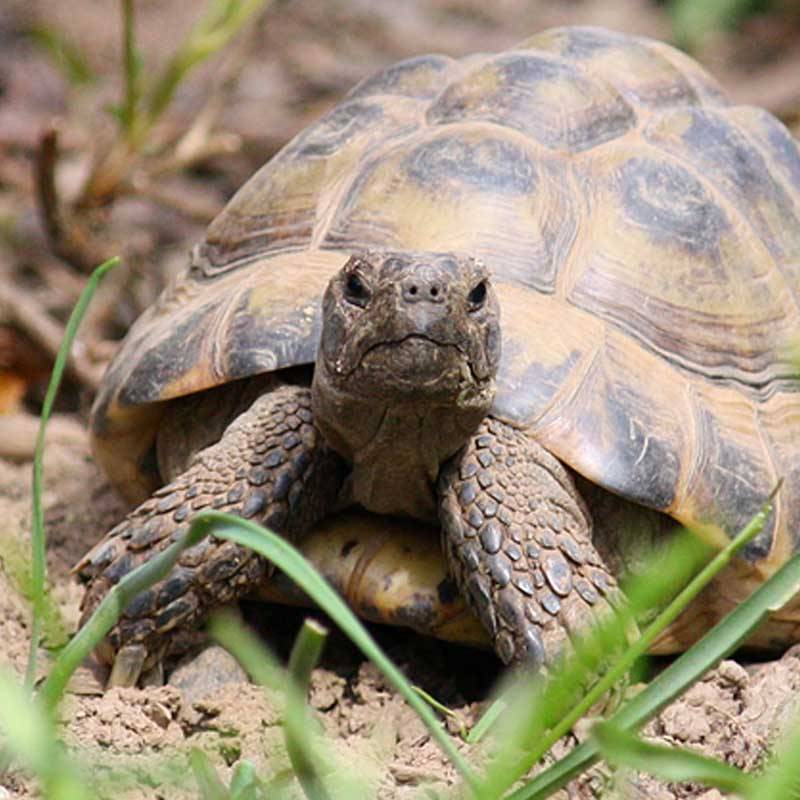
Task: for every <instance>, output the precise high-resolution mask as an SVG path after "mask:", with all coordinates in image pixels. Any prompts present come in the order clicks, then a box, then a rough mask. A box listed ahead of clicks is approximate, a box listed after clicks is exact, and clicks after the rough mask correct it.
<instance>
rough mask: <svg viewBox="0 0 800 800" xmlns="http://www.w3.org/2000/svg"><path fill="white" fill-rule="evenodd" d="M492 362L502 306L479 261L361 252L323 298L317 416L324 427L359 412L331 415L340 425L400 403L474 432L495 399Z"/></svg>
mask: <svg viewBox="0 0 800 800" xmlns="http://www.w3.org/2000/svg"><path fill="white" fill-rule="evenodd" d="M499 362H500V310H499V305H498V302H497V297H496V295H495V292H494V289H493V288H492V283H491V278H490V275H489V271H488V269H487V268H486V266H485V265H484V264H482V263H481V262H480V261H478V260H476V259H474V258H471V257H468V256H462V255H456V254H453V253H433V252H407V251H406V252H391V251H368V252H365V253H360V254H358V255H354V256H352V257H351V258H350V259H349V260H348V261H347V263H346V264H345V265H344V266H343V267H342V269H341V270H340V271H339V272H338V273H337V274H336V275H335V276H334V277H333V278H332V280H331V281H330V283H329V284H328V288H327V290H326V292H325V296H324V299H323V306H322V336H321V341H320V347H319V350H318V354H317V362H316V367H315V370H314V384H313V392H314V403H315V409H314V410H315V418H316V419H317V422H318V423H321V427H322V428H323V430H325V428H326V427H327V425H326V424H325V423H326V421H327V420H329V418H330V417H331V416H332V415H334V416H341V415H344V416H345V417H346V416H348V415H349V414H351V413H352V414H357V415H358V419H355V418H354V419H338V420H336V421H335V427H342V426H344V427H345V428H346V427H348V426H356V425H358V423H359V421H361V422H363V421H365V420H364V416H363V415H364V414H365V413H368V412H369V411H370V410H375V411H376V413H377V410H378V409H382V411H381V413H382V414H383V413H385V410H386V408H387V407H391V406H397V405H402V406H413V407H414V408H416V409H417V410H418V412H419V413H420V414H422V415H424V414H427V413H428V411H429V410H431V409H441V410H443V411H445V412H446V413H447V414H449V415H451V416H454V417H456V418H457V419H458V427H459V428H463V429H465V430H466V429H468V428H470V427H473V428H474V426H476V425H477V424H478V422H479V421H480V420H481V419H483V417H484V416H485V415H486V413H487V412H488V410H489V408H490V406H491V404H492V400H493V398H494V392H495V376H496V374H497V369H498V365H499ZM462 443H463V442H461V443H459V444H458V445H457V446H456V447H455V449H458V447H460V446H461V444H462ZM332 444H334V446H336V445H335V443H334V442H332ZM337 449H338V448H337ZM345 449H348V448H345Z"/></svg>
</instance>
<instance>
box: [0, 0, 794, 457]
mask: <svg viewBox="0 0 800 800" xmlns="http://www.w3.org/2000/svg"><path fill="white" fill-rule="evenodd" d="M565 24H586V25H603V26H608V27H611V28H616V29H619V30H623V31H628V32H634V33H638V34H644V35H647V36H652V37H656V38H660V39H663V40H665V41H668V42H672V43H674V44H677V45H679V46H680V47H682V48H684V49H685V50H687V51H688V52H689V53H691V54H692V55H693V56H694V57H695V58H697V59H698V60H699V61H700V62H702V63H703V64H704V65H705V66H706V67H708V68H709V69H710V70H711V71H712V72H713V73H714V74H715V75H716V77H717V78H718V79H719V80H720V82H721V83H722V85H723V86H724V87H725V88H726V90H727V91H728V92H729V93H730V95H731V96H732V97H733V98H734V99H735V100H736V101H737V102H741V103H755V104H758V105H761V106H765V107H767V108H768V109H769V110H771V111H772V112H773V113H775V114H777V115H778V116H779V117H780V118H781V119H782V120H783V121H784V122H785V123H786V124H787V125H788V126H789V127H790V128H791V129H792V130H793V131H794V132H795V133H797V132H800V3H798V2H797V0H661V1H659V0H493V2H486V1H485V0H273V2H271V3H270V2H265V0H210V2H208V3H206V2H204V1H201V0H170V2H163V0H139V1H138V2H133V0H119V1H118V2H113V1H112V0H72V2H70V3H63V2H56V0H3V3H2V5H0V414H12V413H16V412H20V411H28V412H33V413H36V411H37V410H38V407H39V404H40V402H41V398H42V394H43V388H44V385H45V384H44V381H45V379H46V376H47V374H48V372H49V369H50V367H51V365H52V360H53V356H54V353H55V351H56V349H57V347H58V344H59V342H60V338H61V335H62V333H63V327H64V322H65V320H66V317H67V315H68V313H69V310H70V308H71V307H72V305H73V303H74V302H75V300H76V298H77V295H78V293H79V292H80V289H81V287H82V286H83V284H84V282H85V279H86V276H87V275H88V273H89V271H90V270H91V268H92V267H93V266H95V265H96V264H98V263H99V262H100V261H102V260H103V259H105V258H107V257H109V256H112V255H117V254H119V255H121V256H122V257H123V259H124V266H123V267H121V268H118V269H117V270H115V271H114V272H113V273H112V274H111V276H110V277H109V278H108V279H107V280H106V281H105V283H104V285H103V287H102V289H101V291H100V293H99V295H98V297H97V298H96V300H95V301H94V303H93V305H92V307H91V309H90V312H89V315H88V318H87V320H86V323H85V325H84V328H83V330H82V333H81V336H80V339H79V343H78V347H77V348H76V351H75V355H74V356H73V358H72V360H71V362H70V369H69V372H68V376H67V377H68V380H67V387H66V392H65V393H64V395H63V397H62V399H61V401H60V406H61V408H62V410H67V411H78V412H80V413H84V412H85V410H86V408H87V406H88V402H89V401H90V399H91V395H92V393H93V390H94V388H95V387H96V385H97V381H98V379H99V376H100V374H101V373H102V370H103V368H104V366H105V364H106V363H107V360H108V358H109V357H110V354H111V353H112V352H113V350H114V347H115V341H116V340H117V339H118V338H119V337H120V336H122V335H123V334H124V332H125V330H126V329H127V327H128V326H129V325H130V323H131V322H132V321H133V319H135V318H136V316H138V314H139V313H140V312H141V311H142V310H143V308H145V307H146V306H147V305H148V304H149V303H150V302H152V300H153V298H154V297H155V295H156V294H157V293H158V291H159V290H160V289H161V287H162V286H163V284H164V282H165V280H167V279H168V277H169V275H171V274H172V273H174V272H175V271H176V270H178V269H181V268H182V267H183V265H184V264H185V259H186V253H187V251H188V248H189V247H190V246H191V244H192V243H193V242H195V241H197V240H198V239H199V238H200V237H201V236H202V233H203V230H204V228H205V226H206V224H207V223H208V222H209V221H210V220H211V219H212V218H213V217H214V216H215V214H216V213H217V212H218V211H219V210H220V209H221V207H222V206H223V205H224V203H225V201H226V200H227V199H228V198H229V197H230V195H231V194H232V193H233V192H234V191H235V190H236V189H237V188H238V187H239V186H240V185H241V183H242V182H243V181H244V180H245V179H246V178H247V177H248V176H249V175H250V174H251V173H252V172H253V171H254V170H255V169H256V168H257V167H258V166H259V165H260V164H262V163H263V162H264V161H265V160H266V159H267V158H269V156H270V155H272V154H273V153H274V152H275V151H276V150H277V149H278V148H280V147H281V146H282V145H283V144H284V143H285V142H286V141H287V140H288V139H289V138H291V136H293V135H294V134H295V133H296V132H297V131H298V130H299V129H301V128H302V127H303V126H304V125H306V124H307V123H308V122H310V121H311V120H312V119H314V118H316V117H318V116H319V115H321V114H322V113H324V112H325V111H326V110H327V109H328V108H329V107H330V106H331V105H333V104H334V103H336V102H337V100H338V99H339V98H340V97H341V96H342V94H343V93H344V92H346V91H347V90H348V89H349V88H350V87H351V86H352V85H353V84H354V83H355V82H357V81H358V80H359V79H360V78H362V77H363V76H365V75H367V74H369V73H371V72H373V71H375V70H377V69H379V68H380V67H382V66H384V65H386V64H388V63H391V62H393V61H396V60H398V59H401V58H404V57H407V56H410V55H414V54H420V53H425V52H432V51H435V52H442V53H446V54H449V55H456V56H457V55H461V54H464V53H468V52H473V51H478V50H492V49H503V48H506V47H509V46H511V45H513V44H514V42H515V41H518V40H520V39H522V38H524V37H526V36H528V35H530V34H532V33H534V32H536V31H539V30H542V29H544V28H547V27H550V26H555V25H565ZM0 449H2V448H0Z"/></svg>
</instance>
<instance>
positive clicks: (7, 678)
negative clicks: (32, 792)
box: [0, 670, 93, 800]
mask: <svg viewBox="0 0 800 800" xmlns="http://www.w3.org/2000/svg"><path fill="white" fill-rule="evenodd" d="M0 731H2V733H3V738H4V744H5V748H6V749H7V750H8V751H9V752H10V754H11V756H12V758H13V759H14V761H15V762H17V763H19V764H21V765H22V766H23V767H25V768H26V769H27V770H30V771H31V772H32V773H33V774H35V775H36V776H37V777H38V778H39V780H40V781H41V786H42V794H43V795H44V796H45V797H47V798H48V800H88V798H90V797H92V796H93V794H92V793H90V792H89V790H88V788H87V787H86V786H85V785H84V783H83V782H82V780H81V777H80V775H79V773H78V771H77V769H76V768H75V766H74V765H73V764H72V763H71V762H70V760H69V759H68V758H67V756H66V755H65V753H64V751H63V750H62V748H61V746H60V744H59V743H58V742H57V740H56V736H55V729H54V727H53V725H52V722H51V720H50V719H49V718H48V715H47V714H46V713H45V712H44V710H43V709H42V706H41V704H40V703H39V702H38V700H37V699H36V698H31V696H30V693H29V691H28V690H27V689H26V688H24V687H23V686H21V685H20V684H19V683H18V682H17V680H16V678H15V677H14V676H13V675H12V674H11V673H9V672H7V671H5V670H0Z"/></svg>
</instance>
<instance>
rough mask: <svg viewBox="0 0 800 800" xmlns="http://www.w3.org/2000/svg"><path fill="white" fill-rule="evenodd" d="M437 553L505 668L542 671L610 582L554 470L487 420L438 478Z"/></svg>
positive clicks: (585, 520) (571, 491) (587, 527)
mask: <svg viewBox="0 0 800 800" xmlns="http://www.w3.org/2000/svg"><path fill="white" fill-rule="evenodd" d="M439 495H440V506H439V508H440V517H441V521H442V536H443V545H444V551H445V554H446V557H447V560H448V563H449V565H450V569H451V571H452V573H453V575H454V577H455V579H456V582H457V583H458V585H459V587H460V589H461V591H462V593H463V594H464V596H465V597H466V598H467V602H468V603H469V604H470V605H471V606H472V608H473V610H474V611H475V612H476V614H477V615H478V617H479V618H480V620H481V622H482V623H483V625H484V627H485V628H486V629H487V631H488V632H489V635H490V636H491V638H492V641H493V643H494V648H495V651H496V652H497V654H498V655H499V656H500V658H501V659H502V660H503V661H504V662H505V663H507V664H510V663H525V664H529V665H531V666H540V665H542V664H543V663H546V662H548V661H551V660H552V659H553V658H554V657H555V656H556V655H558V653H559V652H560V651H561V650H562V648H563V646H564V644H565V642H566V641H567V639H568V637H569V636H571V635H574V634H575V633H576V632H578V631H579V630H580V629H581V628H583V627H585V625H586V624H587V622H588V620H589V617H590V614H591V612H592V611H594V610H597V609H602V608H608V607H609V606H608V599H609V598H610V596H611V594H612V593H613V592H614V591H615V586H616V582H615V580H614V578H613V577H612V575H611V574H610V572H609V570H608V569H607V568H606V567H605V566H604V564H603V562H602V560H601V558H600V556H599V555H598V553H597V551H596V550H595V547H594V544H593V543H592V537H591V531H592V524H591V519H590V517H589V514H588V512H587V510H586V506H585V504H584V503H583V501H582V500H581V498H580V496H579V495H578V493H577V491H576V489H575V487H574V484H573V482H572V479H571V477H570V475H569V474H568V473H567V471H566V470H565V469H564V467H563V466H562V465H561V464H560V463H559V461H558V460H557V459H556V458H554V457H553V456H552V455H551V454H550V453H548V452H547V451H546V450H545V449H544V448H542V447H541V446H540V445H538V444H537V443H536V442H535V441H533V440H532V439H531V438H530V437H528V436H527V435H526V434H525V433H523V432H522V431H519V430H517V429H515V428H512V427H511V426H509V425H507V424H505V423H502V422H500V421H498V420H495V419H488V420H485V421H484V422H483V423H482V424H481V427H480V428H479V430H478V432H477V433H476V434H475V435H474V436H473V437H472V438H471V440H470V441H469V443H468V444H467V445H466V447H465V448H464V449H463V450H462V451H461V452H460V453H459V454H458V455H457V456H455V457H454V458H453V459H452V460H451V461H450V462H449V463H448V464H447V465H446V466H445V468H444V469H443V470H442V473H441V475H440V478H439Z"/></svg>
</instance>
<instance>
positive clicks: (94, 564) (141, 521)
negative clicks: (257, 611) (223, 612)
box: [75, 386, 346, 685]
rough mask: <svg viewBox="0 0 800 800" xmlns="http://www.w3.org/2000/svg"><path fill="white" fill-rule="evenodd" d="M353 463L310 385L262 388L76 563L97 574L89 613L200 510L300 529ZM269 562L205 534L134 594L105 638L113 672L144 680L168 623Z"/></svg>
mask: <svg viewBox="0 0 800 800" xmlns="http://www.w3.org/2000/svg"><path fill="white" fill-rule="evenodd" d="M345 471H346V468H345V466H344V464H343V462H342V461H341V459H340V458H339V457H338V456H337V455H335V454H334V453H333V452H332V451H331V450H330V449H329V448H327V447H326V446H325V445H324V443H323V442H322V440H321V437H320V435H319V433H318V432H317V430H316V429H315V427H314V425H313V423H312V416H311V393H310V391H309V390H308V389H307V388H303V387H296V386H282V387H280V388H278V389H276V390H274V391H272V392H269V393H267V394H265V395H262V396H261V397H259V398H258V399H257V400H256V401H255V402H254V403H253V404H252V406H250V408H249V409H248V410H247V411H245V412H244V413H242V414H240V415H239V416H238V417H237V418H236V419H235V420H234V421H233V422H232V423H231V424H230V425H229V426H228V428H227V429H226V430H225V433H224V434H223V436H222V438H221V439H220V441H219V442H217V443H216V444H214V445H212V446H211V447H208V448H206V449H205V450H201V451H200V452H199V453H197V455H196V456H195V457H194V458H193V459H192V461H191V463H190V465H189V467H188V468H187V470H186V471H185V472H184V473H183V474H182V475H180V476H179V477H178V478H176V479H175V480H174V481H173V482H171V483H170V484H168V485H167V486H164V487H162V488H161V489H159V490H158V491H157V492H156V493H155V494H154V495H153V497H151V498H150V499H149V500H147V501H145V502H144V503H142V505H140V506H139V507H138V508H136V509H135V510H134V511H132V512H131V513H130V514H129V515H128V516H127V517H126V518H125V519H124V520H123V521H122V522H121V523H120V524H119V525H117V526H116V527H115V528H114V529H113V530H111V531H110V532H109V533H108V534H107V535H106V537H105V538H104V539H103V540H102V541H101V542H99V543H98V544H97V545H96V546H95V547H94V548H92V550H90V551H89V553H87V554H86V556H84V558H83V559H82V560H81V562H80V563H79V564H78V565H77V566H76V567H75V570H76V571H77V572H78V573H79V574H80V575H81V577H82V578H84V579H86V580H88V581H89V584H88V586H87V589H86V594H85V595H84V599H83V604H82V612H83V616H82V622H83V621H85V620H86V619H87V618H88V616H89V615H90V614H91V612H92V611H94V609H95V608H96V607H97V605H98V603H99V602H100V601H101V600H102V598H103V597H104V596H105V595H106V593H107V592H108V590H109V589H110V588H111V587H112V586H113V585H114V584H116V583H117V582H118V581H119V580H120V579H121V578H122V577H124V576H125V575H126V574H127V573H128V572H130V571H131V570H132V569H133V568H134V567H136V566H138V565H139V564H141V563H143V562H144V561H147V560H148V559H149V558H152V557H153V556H154V555H155V554H156V553H158V552H160V551H161V550H163V549H164V548H165V547H167V545H169V544H170V543H172V542H173V541H175V540H176V539H178V538H180V537H181V536H182V535H183V534H184V533H185V532H186V530H187V529H188V526H189V523H190V522H191V520H192V517H193V515H195V514H196V513H197V512H199V511H200V510H202V509H207V508H214V509H219V510H221V511H228V512H230V513H233V514H238V515H239V516H241V517H245V518H247V519H253V520H256V521H257V522H262V523H263V524H265V525H267V526H269V527H270V528H273V529H274V530H276V531H278V532H280V533H283V534H285V535H286V536H287V537H290V538H296V537H297V536H298V535H300V534H302V533H304V532H305V531H307V530H308V529H309V528H311V527H312V526H313V525H314V524H315V523H316V522H318V521H319V520H320V519H321V518H322V517H323V516H325V515H326V514H327V513H329V511H330V510H331V508H332V506H333V504H334V502H335V499H336V497H337V495H338V493H339V489H340V487H341V484H342V481H343V480H344V475H345ZM268 569H269V566H268V565H267V564H265V563H264V561H263V560H262V559H261V558H260V557H259V556H257V555H256V554H255V553H253V552H252V551H250V550H248V549H247V548H244V547H241V546H240V545H237V544H235V543H234V542H229V541H224V540H217V539H205V540H204V541H202V542H200V544H198V545H196V546H195V547H192V548H190V549H188V550H186V551H185V552H184V553H183V554H182V555H181V557H180V559H179V561H178V564H177V566H176V568H175V569H174V570H173V571H172V573H171V574H170V575H169V576H168V577H167V578H166V579H165V580H163V581H161V582H160V583H158V584H156V585H155V586H153V587H151V588H150V589H148V590H147V591H146V592H143V593H142V594H140V595H139V596H138V597H137V598H136V599H135V600H133V602H131V604H130V605H129V606H128V607H127V608H126V609H125V612H124V614H123V615H122V618H121V619H120V621H119V623H118V624H117V626H116V627H115V628H114V629H113V630H112V632H111V633H110V634H109V637H108V639H107V641H106V642H105V643H104V646H103V648H101V657H103V658H104V660H108V661H110V660H111V659H112V658H114V656H115V655H116V662H115V667H114V670H113V671H112V678H111V682H112V683H114V684H116V685H132V684H134V683H136V681H137V680H138V677H139V674H140V672H141V670H142V669H147V668H149V667H151V666H153V664H154V663H155V662H157V661H158V660H159V659H160V657H161V654H162V653H163V651H164V646H165V645H166V643H167V641H168V636H169V633H170V631H173V630H174V629H175V628H176V627H178V626H181V627H188V626H196V625H198V624H199V623H200V622H202V620H203V619H204V618H205V617H206V615H207V614H208V611H209V610H210V609H211V608H213V607H215V606H220V605H223V604H226V603H230V602H233V601H234V600H236V599H237V598H239V597H242V596H243V595H246V594H248V593H249V592H251V591H252V590H253V589H255V588H256V587H257V586H258V583H259V581H260V580H261V579H262V577H263V576H264V575H265V574H266V572H267V570H268Z"/></svg>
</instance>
